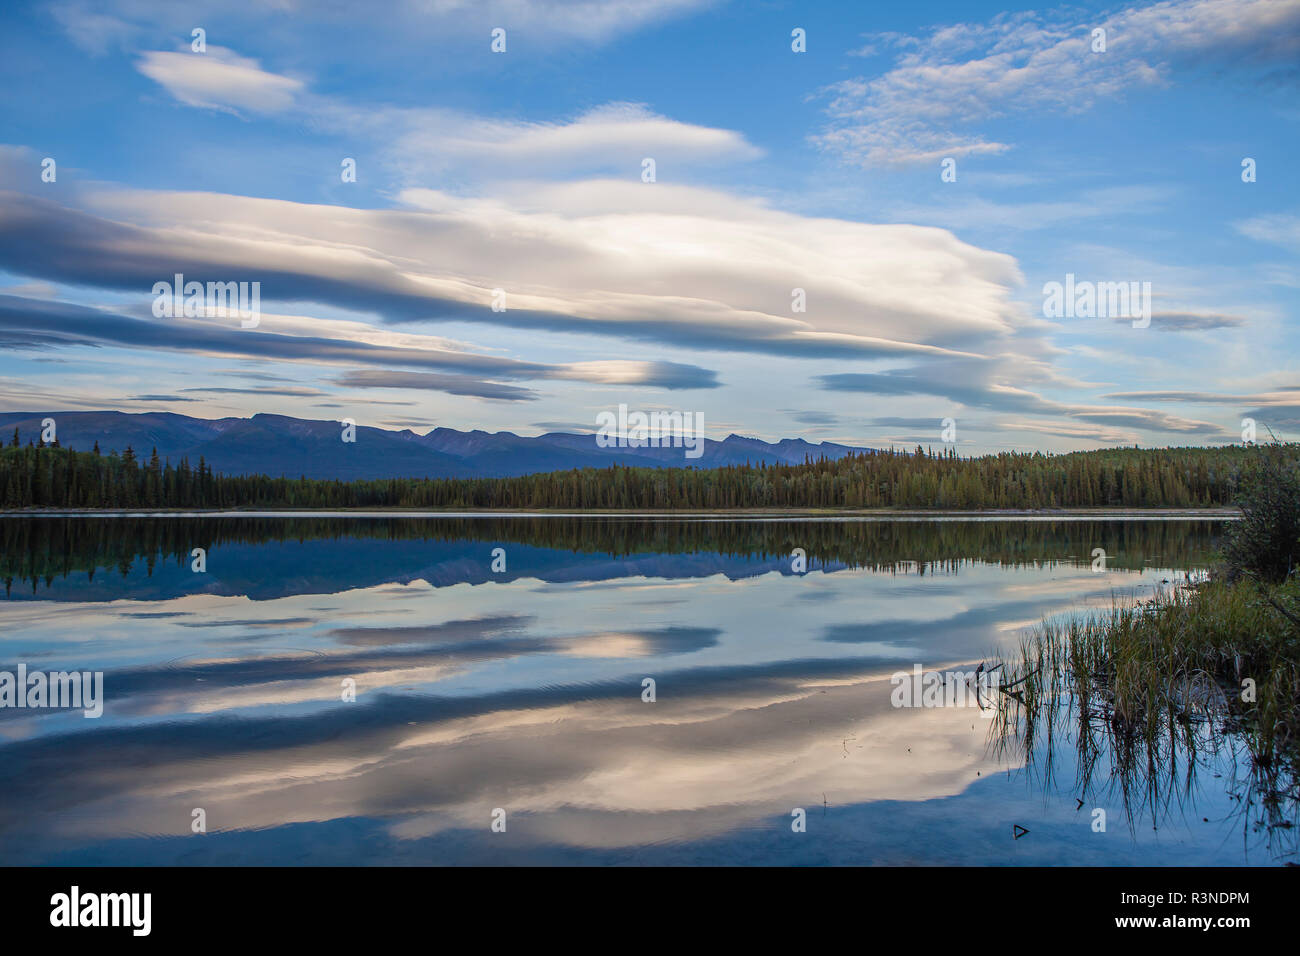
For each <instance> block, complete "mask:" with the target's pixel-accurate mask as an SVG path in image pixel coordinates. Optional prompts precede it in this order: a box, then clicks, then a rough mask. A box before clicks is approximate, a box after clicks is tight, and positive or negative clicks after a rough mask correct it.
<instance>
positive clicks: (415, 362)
mask: <svg viewBox="0 0 1300 956" xmlns="http://www.w3.org/2000/svg"><path fill="white" fill-rule="evenodd" d="M275 323H276V317H274V316H263V326H262V327H259V329H257V330H246V329H241V328H239V327H238V326H237V325H225V326H223V325H221V324H220V321H219V320H214V319H166V320H157V321H151V320H145V319H136V318H132V317H130V316H127V315H123V314H121V313H114V312H109V311H106V310H101V309H92V308H88V307H86V306H80V305H73V304H70V303H66V302H49V301H46V300H42V299H23V298H19V297H17V296H6V295H0V340H4V339H6V338H12V339H13V340H14V347H31V343H32V342H35V343H36V344H38V345H41V346H46V347H53V346H68V345H82V346H87V345H88V346H120V347H125V348H136V349H155V350H162V351H169V352H183V353H185V354H189V355H223V356H233V357H238V358H261V359H276V360H280V361H289V362H302V363H307V364H311V365H320V364H343V363H347V364H360V363H364V364H369V365H372V366H379V367H381V368H383V369H388V368H391V367H392V366H398V367H401V366H406V367H408V368H423V369H440V370H444V371H450V372H453V373H455V374H452V375H447V376H445V377H438V376H431V377H427V378H424V379H422V380H421V381H422V382H423V384H422V385H420V386H418V387H423V388H436V389H438V390H440V391H448V392H451V393H453V394H459V395H479V396H480V397H483V398H510V399H511V400H519V399H523V398H530V397H533V393H531V392H529V391H528V390H527V389H520V388H514V387H511V386H504V385H501V384H499V383H494V382H488V381H484V380H482V378H481V377H484V376H486V377H491V378H507V379H534V380H572V381H579V382H588V383H596V384H636V385H644V386H649V387H662V388H686V387H694V388H706V387H713V385H714V384H716V382H715V373H714V372H712V371H710V370H707V369H703V368H698V367H696V366H692V365H680V364H677V363H672V362H623V361H617V360H616V361H611V362H607V363H605V362H578V363H573V364H572V365H562V364H561V365H547V364H543V363H537V362H522V361H518V360H516V359H510V358H503V357H499V356H491V355H479V354H475V353H470V352H458V351H453V350H450V349H442V348H437V347H420V345H419V344H418V343H419V341H420V339H421V338H424V337H421V336H412V335H407V336H402V337H400V338H401V339H402V340H403V344H401V345H384V344H376V343H372V342H366V341H358V340H357V339H355V338H351V339H350V338H330V337H325V336H321V335H315V336H312V335H293V334H285V333H282V332H275V331H270V330H269V329H270V328H272V327H274V325H275ZM324 324H325V325H326V327H328V326H329V323H324ZM342 324H343V325H345V326H346V325H351V324H352V323H342ZM429 338H432V337H429ZM435 341H437V340H435ZM619 369H621V370H622V375H621V377H620V375H618V374H615V371H614V370H619ZM469 373H473V374H472V375H471V374H469ZM354 374H358V375H359V374H361V373H354ZM375 374H383V373H375ZM395 374H396V373H395ZM660 376H661V377H662V381H661V379H660ZM439 383H441V384H439ZM351 384H358V385H363V386H364V385H365V384H366V383H365V381H363V380H360V379H359V380H357V381H356V382H353V383H351ZM370 387H410V386H401V385H383V384H382V383H380V382H378V381H375V382H374V384H373V385H371V386H370ZM186 391H204V392H211V393H227V394H277V395H290V394H292V395H297V396H310V395H320V394H322V393H321V392H319V391H317V390H315V389H310V388H255V389H242V388H220V387H214V388H204V389H186Z"/></svg>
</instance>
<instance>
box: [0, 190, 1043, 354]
mask: <svg viewBox="0 0 1300 956" xmlns="http://www.w3.org/2000/svg"><path fill="white" fill-rule="evenodd" d="M403 197H404V199H405V200H406V201H407V202H409V203H411V204H412V205H415V206H417V207H418V208H413V209H404V210H373V209H347V208H341V207H337V206H324V205H312V204H306V203H290V202H283V201H276V200H266V199H257V198H249V197H240V196H229V195H214V194H206V193H152V192H138V191H132V192H126V191H122V192H113V193H97V194H94V195H93V196H89V197H87V201H89V202H91V203H92V204H93V205H96V206H97V207H99V208H102V209H105V210H108V211H110V212H112V213H113V214H116V215H123V214H127V213H129V214H131V215H133V216H134V217H136V218H137V220H143V224H136V223H128V222H120V221H115V220H113V219H108V218H101V217H99V216H95V215H91V214H90V213H87V212H82V211H79V210H74V209H72V208H69V207H65V206H59V205H57V204H55V203H52V202H49V201H48V200H41V199H38V198H33V197H28V196H23V195H19V194H13V193H10V194H3V195H2V197H0V198H2V199H3V203H2V204H0V266H2V267H4V268H7V269H9V270H11V271H14V272H17V273H21V274H25V275H28V276H33V277H40V278H45V279H52V280H56V281H61V282H69V283H76V284H82V285H95V286H99V287H101V288H111V289H119V290H127V291H135V292H138V293H147V292H148V290H150V289H151V288H152V286H153V284H154V283H155V282H157V281H160V280H162V279H170V277H171V276H172V274H173V273H178V272H179V273H183V274H185V275H186V276H187V277H189V278H193V279H197V280H199V281H217V280H220V281H234V280H239V281H260V282H261V293H262V300H263V302H267V301H270V300H277V301H309V302H318V303H322V304H325V305H328V306H331V307H342V308H347V309H352V310H354V311H358V312H368V313H372V314H378V315H380V316H382V317H383V318H384V319H386V320H388V321H389V322H390V323H391V322H411V321H416V320H426V321H441V320H450V319H456V320H462V321H473V322H477V323H481V324H492V325H506V326H514V327H518V328H526V329H536V330H549V331H572V332H583V333H589V334H590V333H597V334H604V335H613V336H620V337H623V338H627V339H637V340H652V341H658V342H661V343H666V344H670V345H676V346H689V347H694V348H699V349H728V350H744V351H753V352H766V353H772V354H779V355H785V356H788V355H803V356H842V357H843V356H852V357H891V356H900V355H909V354H910V355H928V356H935V357H942V356H949V357H952V356H958V355H963V354H971V353H969V352H966V351H965V350H966V349H967V348H972V347H981V346H984V347H987V346H989V345H990V344H992V343H995V342H999V341H1002V340H1006V339H1009V338H1010V337H1011V336H1013V335H1014V333H1015V332H1016V331H1017V330H1018V329H1019V328H1021V327H1023V326H1025V325H1026V324H1028V320H1027V319H1026V318H1025V317H1024V316H1023V315H1022V313H1021V312H1020V310H1019V309H1018V308H1017V307H1016V306H1014V305H1013V304H1012V302H1011V299H1010V289H1011V287H1012V286H1013V285H1015V284H1018V283H1019V282H1020V281H1021V277H1020V273H1019V271H1018V270H1017V268H1016V266H1015V262H1014V260H1012V259H1011V257H1010V256H1006V255H1003V254H1000V253H995V252H989V251H986V250H983V249H980V248H978V247H975V246H972V245H969V244H967V243H964V242H962V241H961V240H959V239H957V238H956V237H955V236H954V235H952V233H950V232H947V231H946V230H942V229H935V228H930V227H922V226H907V225H870V224H864V223H858V222H849V221H845V220H837V219H814V218H811V217H804V216H799V215H796V214H793V213H787V212H781V211H776V210H773V209H769V208H767V207H766V206H765V205H763V204H762V203H759V202H757V201H754V200H747V199H740V198H736V197H732V196H729V195H727V194H725V193H719V192H716V191H711V190H699V189H690V188H688V187H682V186H672V185H668V184H664V183H657V184H653V185H649V184H643V183H639V182H637V183H627V182H613V181H606V180H598V181H592V182H587V183H583V184H561V185H559V186H553V187H548V186H546V185H544V184H534V185H533V188H531V189H528V190H523V191H522V193H521V194H519V195H509V196H507V197H506V198H505V199H493V200H487V199H469V198H463V197H455V196H451V195H448V194H446V193H440V192H435V191H432V190H418V191H414V190H413V191H408V192H407V193H404V194H403ZM796 287H797V288H802V289H804V290H805V292H806V295H807V301H808V306H807V311H806V312H805V313H793V312H792V311H791V303H792V290H793V289H794V288H796ZM498 288H500V289H502V290H504V291H505V293H506V298H505V303H504V304H505V307H506V308H505V311H501V312H497V311H493V309H492V308H491V303H492V301H493V297H494V290H495V289H498Z"/></svg>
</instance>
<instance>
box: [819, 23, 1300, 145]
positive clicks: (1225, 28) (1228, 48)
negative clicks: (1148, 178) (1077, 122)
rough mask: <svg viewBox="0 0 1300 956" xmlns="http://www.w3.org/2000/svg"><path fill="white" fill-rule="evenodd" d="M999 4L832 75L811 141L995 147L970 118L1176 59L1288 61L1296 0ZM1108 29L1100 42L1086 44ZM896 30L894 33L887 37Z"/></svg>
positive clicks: (1067, 106) (1260, 65)
mask: <svg viewBox="0 0 1300 956" xmlns="http://www.w3.org/2000/svg"><path fill="white" fill-rule="evenodd" d="M1053 17H1054V18H1053V19H1050V20H1049V19H1047V18H1045V17H1043V16H1042V15H1040V14H1037V13H1033V12H1025V13H1017V14H999V15H998V16H997V17H994V18H993V19H992V20H990V21H989V22H987V23H984V24H959V25H955V26H948V27H943V28H939V29H936V30H934V31H933V32H931V33H930V34H929V35H928V36H925V37H910V38H907V42H905V43H901V44H898V45H900V46H901V47H902V48H903V49H904V50H905V51H906V52H904V53H902V55H901V56H900V57H899V59H898V61H897V63H896V65H895V66H894V67H893V68H892V69H890V70H888V71H887V72H885V73H883V74H882V75H880V76H877V77H874V78H872V79H865V78H855V79H850V80H845V81H842V82H840V83H836V84H834V85H832V86H830V87H829V88H828V89H827V90H826V91H824V92H825V93H826V94H827V95H828V96H829V103H828V106H827V112H828V114H829V116H830V118H831V124H830V126H829V127H828V128H827V129H826V130H825V131H824V132H823V133H822V134H821V135H819V136H818V137H816V141H817V142H818V143H819V144H820V145H821V146H823V147H824V148H825V149H827V150H829V151H831V152H833V153H835V154H837V155H839V156H840V157H842V158H844V159H846V160H848V161H850V162H855V163H863V164H874V163H922V162H935V161H937V160H938V159H939V158H941V157H945V156H954V157H956V156H968V155H975V154H981V153H999V152H1003V151H1005V150H1007V149H1009V148H1011V145H1012V144H1009V143H1002V142H996V141H990V140H988V139H986V138H984V137H983V136H982V135H981V134H980V133H978V132H977V131H975V130H974V129H972V128H971V127H972V126H973V125H974V124H976V123H979V122H980V121H983V120H988V119H993V118H997V117H1000V116H1004V115H1008V114H1011V113H1015V112H1024V111H1031V110H1033V111H1036V110H1058V111H1059V110H1064V111H1070V112H1074V111H1082V110H1087V109H1090V108H1091V107H1092V106H1093V105H1094V104H1095V103H1096V102H1098V101H1099V100H1103V99H1106V98H1109V97H1113V96H1116V95H1118V94H1120V93H1122V92H1123V91H1125V90H1127V89H1129V88H1132V87H1139V86H1155V85H1159V84H1162V83H1165V82H1167V81H1168V80H1169V78H1170V77H1171V76H1172V75H1173V74H1174V73H1175V72H1176V71H1177V70H1178V69H1180V68H1182V67H1183V66H1197V67H1199V66H1203V65H1205V64H1206V63H1218V64H1226V65H1231V66H1240V65H1243V64H1244V67H1245V68H1246V69H1249V70H1251V71H1254V72H1263V71H1267V70H1269V69H1271V68H1279V69H1282V70H1287V69H1294V64H1295V62H1296V60H1297V58H1300V0H1167V2H1164V3H1157V4H1154V5H1152V6H1148V7H1130V8H1128V9H1126V10H1122V11H1120V12H1118V13H1116V14H1113V15H1111V16H1103V17H1097V18H1095V19H1092V18H1088V19H1080V18H1078V17H1075V18H1068V19H1067V18H1065V17H1063V16H1061V15H1059V14H1054V15H1053ZM1098 27H1100V28H1103V29H1105V30H1106V38H1107V46H1106V51H1105V52H1104V53H1094V52H1093V51H1092V49H1091V44H1092V31H1093V29H1094V28H1098ZM895 42H897V41H895Z"/></svg>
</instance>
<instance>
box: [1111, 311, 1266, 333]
mask: <svg viewBox="0 0 1300 956" xmlns="http://www.w3.org/2000/svg"><path fill="white" fill-rule="evenodd" d="M1114 321H1116V322H1118V323H1119V324H1120V325H1130V324H1131V323H1132V321H1133V319H1132V318H1131V317H1130V316H1121V317H1119V318H1116V319H1115V320H1114ZM1245 324H1246V320H1245V319H1243V318H1242V317H1241V316H1238V315H1225V314H1223V313H1221V312H1153V313H1151V328H1153V329H1156V330H1157V331H1159V332H1204V331H1207V330H1209V329H1236V328H1240V327H1241V326H1243V325H1245Z"/></svg>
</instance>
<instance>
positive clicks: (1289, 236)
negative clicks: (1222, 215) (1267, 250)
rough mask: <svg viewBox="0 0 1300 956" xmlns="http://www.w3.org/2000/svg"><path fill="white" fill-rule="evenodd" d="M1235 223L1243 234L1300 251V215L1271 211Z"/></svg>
mask: <svg viewBox="0 0 1300 956" xmlns="http://www.w3.org/2000/svg"><path fill="white" fill-rule="evenodd" d="M1234 225H1235V227H1236V229H1237V231H1238V232H1240V233H1241V234H1242V235H1243V236H1248V237H1249V238H1251V239H1257V240H1259V241H1260V242H1271V243H1273V244H1274V245H1278V246H1282V247H1283V248H1284V249H1290V250H1292V251H1294V252H1300V216H1297V215H1294V214H1292V213H1270V214H1269V215H1264V216H1256V217H1255V218H1253V219H1247V220H1245V221H1243V222H1238V223H1234Z"/></svg>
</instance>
